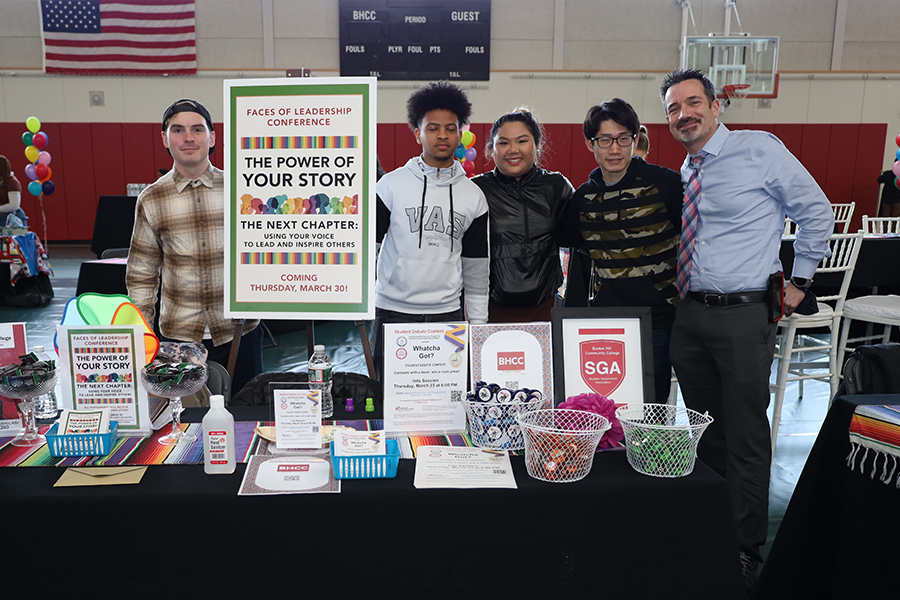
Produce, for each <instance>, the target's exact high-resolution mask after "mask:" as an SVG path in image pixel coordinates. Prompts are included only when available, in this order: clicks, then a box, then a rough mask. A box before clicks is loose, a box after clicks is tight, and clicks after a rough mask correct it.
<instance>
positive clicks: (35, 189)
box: [28, 181, 44, 196]
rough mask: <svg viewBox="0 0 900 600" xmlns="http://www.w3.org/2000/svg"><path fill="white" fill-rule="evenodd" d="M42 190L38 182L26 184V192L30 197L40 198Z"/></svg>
mask: <svg viewBox="0 0 900 600" xmlns="http://www.w3.org/2000/svg"><path fill="white" fill-rule="evenodd" d="M43 190H44V188H43V187H42V186H41V182H40V181H32V182H31V183H29V184H28V191H29V192H30V193H31V195H32V196H40V195H41V192H42V191H43Z"/></svg>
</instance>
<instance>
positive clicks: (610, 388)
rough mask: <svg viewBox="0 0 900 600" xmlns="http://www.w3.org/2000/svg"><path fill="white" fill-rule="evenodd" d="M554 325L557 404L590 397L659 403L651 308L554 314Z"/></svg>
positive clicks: (564, 310) (558, 310) (560, 310)
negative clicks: (656, 387) (655, 389)
mask: <svg viewBox="0 0 900 600" xmlns="http://www.w3.org/2000/svg"><path fill="white" fill-rule="evenodd" d="M551 319H552V325H553V366H554V368H555V370H554V378H553V381H554V388H555V393H554V396H555V400H556V404H559V403H560V402H563V401H565V400H566V398H568V397H570V396H577V395H579V394H585V393H593V394H600V395H602V396H606V397H607V398H609V399H610V400H613V401H614V402H615V403H616V404H617V405H622V404H628V403H635V402H653V401H654V389H653V337H652V333H651V329H650V308H649V307H639V308H638V307H594V308H554V309H553V311H552V313H551Z"/></svg>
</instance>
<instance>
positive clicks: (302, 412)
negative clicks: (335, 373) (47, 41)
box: [272, 389, 322, 448]
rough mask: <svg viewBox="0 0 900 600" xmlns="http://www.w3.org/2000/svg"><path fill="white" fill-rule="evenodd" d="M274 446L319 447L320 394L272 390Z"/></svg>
mask: <svg viewBox="0 0 900 600" xmlns="http://www.w3.org/2000/svg"><path fill="white" fill-rule="evenodd" d="M272 394H273V402H274V403H275V445H276V446H278V447H279V448H321V447H322V392H321V391H319V390H309V389H305V390H304V389H274V390H272Z"/></svg>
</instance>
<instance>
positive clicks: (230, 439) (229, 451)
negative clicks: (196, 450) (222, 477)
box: [203, 394, 235, 475]
mask: <svg viewBox="0 0 900 600" xmlns="http://www.w3.org/2000/svg"><path fill="white" fill-rule="evenodd" d="M203 463H204V464H203V470H204V471H205V472H206V474H207V475H214V474H227V473H234V466H235V465H234V417H232V416H231V413H230V412H228V410H227V409H226V408H225V397H224V396H221V395H219V394H216V395H214V396H210V397H209V411H208V412H207V413H206V416H204V417H203Z"/></svg>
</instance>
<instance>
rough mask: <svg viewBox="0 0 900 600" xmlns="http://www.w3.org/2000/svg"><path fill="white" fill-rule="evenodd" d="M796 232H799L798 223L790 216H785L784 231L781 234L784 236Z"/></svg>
mask: <svg viewBox="0 0 900 600" xmlns="http://www.w3.org/2000/svg"><path fill="white" fill-rule="evenodd" d="M796 233H797V224H796V223H795V222H794V221H793V220H792V219H791V218H790V217H785V218H784V233H782V234H781V235H782V236H785V235H796Z"/></svg>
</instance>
